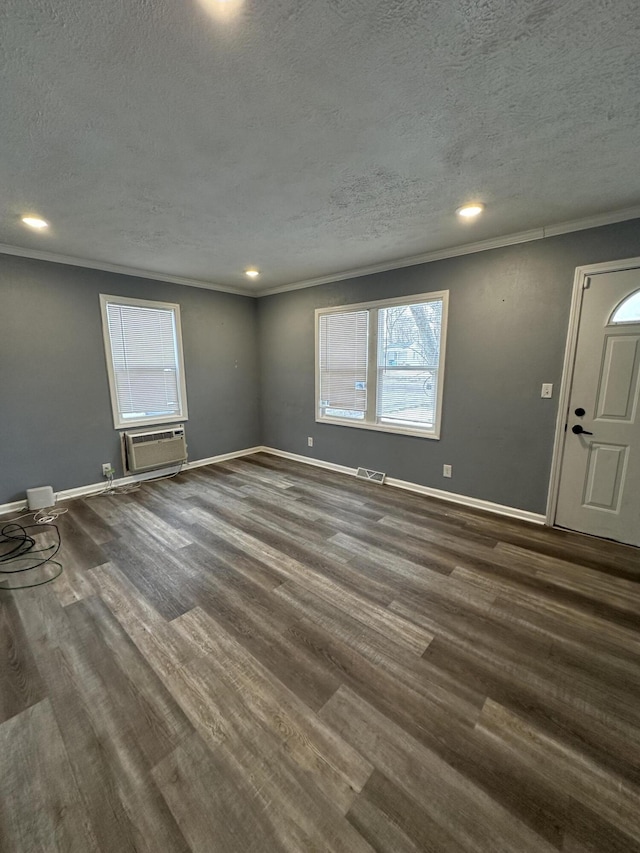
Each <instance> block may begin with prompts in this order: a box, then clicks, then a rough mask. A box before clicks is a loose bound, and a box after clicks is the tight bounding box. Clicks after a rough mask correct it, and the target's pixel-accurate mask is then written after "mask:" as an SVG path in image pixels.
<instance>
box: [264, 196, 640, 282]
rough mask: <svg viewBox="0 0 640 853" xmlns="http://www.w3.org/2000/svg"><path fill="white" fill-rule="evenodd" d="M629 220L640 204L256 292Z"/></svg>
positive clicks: (636, 214) (385, 269) (637, 216)
mask: <svg viewBox="0 0 640 853" xmlns="http://www.w3.org/2000/svg"><path fill="white" fill-rule="evenodd" d="M630 219H640V206H638V207H627V208H625V209H624V210H616V211H613V212H611V213H601V214H598V215H596V216H588V217H585V218H583V219H574V220H572V221H570V222H560V223H558V224H556V225H544V226H542V227H540V228H532V229H531V230H529V231H518V232H516V233H515V234H507V235H505V236H503V237H492V238H490V239H488V240H479V241H478V242H476V243H464V244H462V245H461V246H452V247H451V248H449V249H436V250H435V251H433V252H425V253H424V254H421V255H412V256H411V257H408V258H396V260H393V261H383V262H382V263H380V264H372V265H371V266H367V267H357V268H356V269H351V270H345V271H343V272H339V273H331V274H330V275H324V276H319V277H318V278H309V279H306V280H305V281H297V282H292V283H291V284H283V285H280V286H279V287H271V288H269V289H268V290H262V291H260V292H259V293H256V294H255V295H256V296H257V297H258V298H261V297H262V296H273V295H275V294H277V293H286V292H287V291H289V290H303V289H304V288H307V287H318V286H319V285H321V284H331V283H332V282H334V281H344V280H345V279H350V278H360V277H361V276H365V275H374V274H375V273H379V272H389V271H390V270H397V269H402V268H403V267H413V266H418V265H419V264H428V263H432V262H433V261H444V260H446V259H447V258H458V257H461V256H462V255H473V254H475V253H476V252H486V251H488V250H489V249H502V248H504V247H505V246H514V245H517V244H518V243H531V242H533V241H534V240H544V239H545V238H547V237H557V236H559V235H561V234H570V233H571V232H573V231H585V230H586V229H588V228H599V227H600V226H602V225H615V223H617V222H626V221H628V220H630Z"/></svg>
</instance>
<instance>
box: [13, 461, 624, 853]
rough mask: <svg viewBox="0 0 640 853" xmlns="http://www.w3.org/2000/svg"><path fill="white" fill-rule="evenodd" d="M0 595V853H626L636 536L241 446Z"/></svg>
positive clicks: (71, 540) (121, 505)
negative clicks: (52, 574) (48, 577)
mask: <svg viewBox="0 0 640 853" xmlns="http://www.w3.org/2000/svg"><path fill="white" fill-rule="evenodd" d="M68 506H69V512H68V514H67V515H64V516H61V517H60V519H59V526H60V530H61V534H62V541H63V546H62V550H61V560H62V562H63V564H64V566H65V571H64V573H63V575H62V576H61V577H60V578H59V579H58V580H56V581H55V582H53V583H52V584H49V585H48V586H45V587H41V588H39V589H30V590H24V591H20V592H13V593H7V592H1V593H0V648H1V650H2V654H1V658H0V757H1V758H0V761H1V766H2V772H1V776H0V850H1V851H3V853H35V851H64V853H70V852H71V853H75V851H78V853H85V851H89V853H94V851H96V852H97V853H129V851H132V852H133V851H141V852H142V853H159V852H160V851H162V853H174V851H175V853H188V852H189V851H194V853H253V851H256V853H270V851H274V853H276V851H290V853H307V851H344V853H360V851H362V853H365V851H372V850H373V851H380V853H416V851H430V853H462V851H469V853H550V851H563V853H577V851H582V853H585V851H590V852H591V853H640V559H639V557H640V552H639V551H638V550H636V549H633V548H627V547H624V546H619V545H615V544H612V543H605V542H600V541H597V540H594V539H590V538H588V537H582V536H579V535H574V534H570V533H563V532H560V531H550V530H546V529H542V528H539V527H536V526H532V525H527V524H524V523H520V522H516V521H511V520H507V519H500V518H497V517H494V516H490V515H487V514H483V513H481V512H476V511H473V510H468V509H465V508H462V507H456V506H454V505H451V504H445V503H441V502H438V501H436V500H431V499H427V498H424V497H420V496H417V495H412V494H409V493H404V492H400V491H398V490H395V489H392V488H390V487H379V486H376V485H372V484H370V483H362V482H359V481H356V480H355V479H353V478H350V477H347V476H344V475H340V474H333V473H330V472H327V471H324V470H318V469H314V468H312V467H309V466H303V465H300V464H297V463H293V462H289V461H287V460H284V459H280V458H277V457H272V456H267V455H264V454H257V455H255V456H252V457H247V458H244V459H239V460H235V461H231V462H227V463H223V464H219V465H216V466H211V467H208V468H201V469H198V470H195V471H192V472H188V473H184V474H181V475H179V476H178V477H176V478H174V479H172V480H162V481H158V482H157V483H153V484H147V485H145V486H143V487H142V488H141V489H140V490H139V491H137V492H133V493H129V494H122V495H118V496H99V497H93V498H87V499H85V500H79V501H75V502H73V503H70V504H68Z"/></svg>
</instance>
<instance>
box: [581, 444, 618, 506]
mask: <svg viewBox="0 0 640 853" xmlns="http://www.w3.org/2000/svg"><path fill="white" fill-rule="evenodd" d="M627 450H628V448H627V447H616V446H615V445H613V444H596V443H595V442H593V443H592V444H591V447H590V448H589V461H588V463H587V481H586V489H585V496H584V501H583V505H584V506H587V507H596V508H598V509H608V510H613V511H614V512H618V510H619V508H620V496H621V494H622V483H623V479H624V478H623V474H624V468H625V461H626V458H627Z"/></svg>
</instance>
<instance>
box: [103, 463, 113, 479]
mask: <svg viewBox="0 0 640 853" xmlns="http://www.w3.org/2000/svg"><path fill="white" fill-rule="evenodd" d="M111 474H113V468H112V467H111V462H103V463H102V476H103V477H110V476H111Z"/></svg>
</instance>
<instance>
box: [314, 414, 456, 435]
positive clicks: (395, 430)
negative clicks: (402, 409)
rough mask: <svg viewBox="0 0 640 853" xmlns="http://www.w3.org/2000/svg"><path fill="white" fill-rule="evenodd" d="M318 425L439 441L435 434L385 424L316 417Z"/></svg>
mask: <svg viewBox="0 0 640 853" xmlns="http://www.w3.org/2000/svg"><path fill="white" fill-rule="evenodd" d="M316 423H318V424H331V425H332V426H343V427H355V429H369V430H373V431H374V432H388V433H391V434H392V435H412V436H414V437H415V438H431V439H436V441H439V440H440V434H439V433H436V432H425V431H424V430H419V429H411V428H409V427H405V428H402V427H396V426H387V425H386V424H371V423H365V422H364V421H345V420H341V419H338V418H319V417H316Z"/></svg>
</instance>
